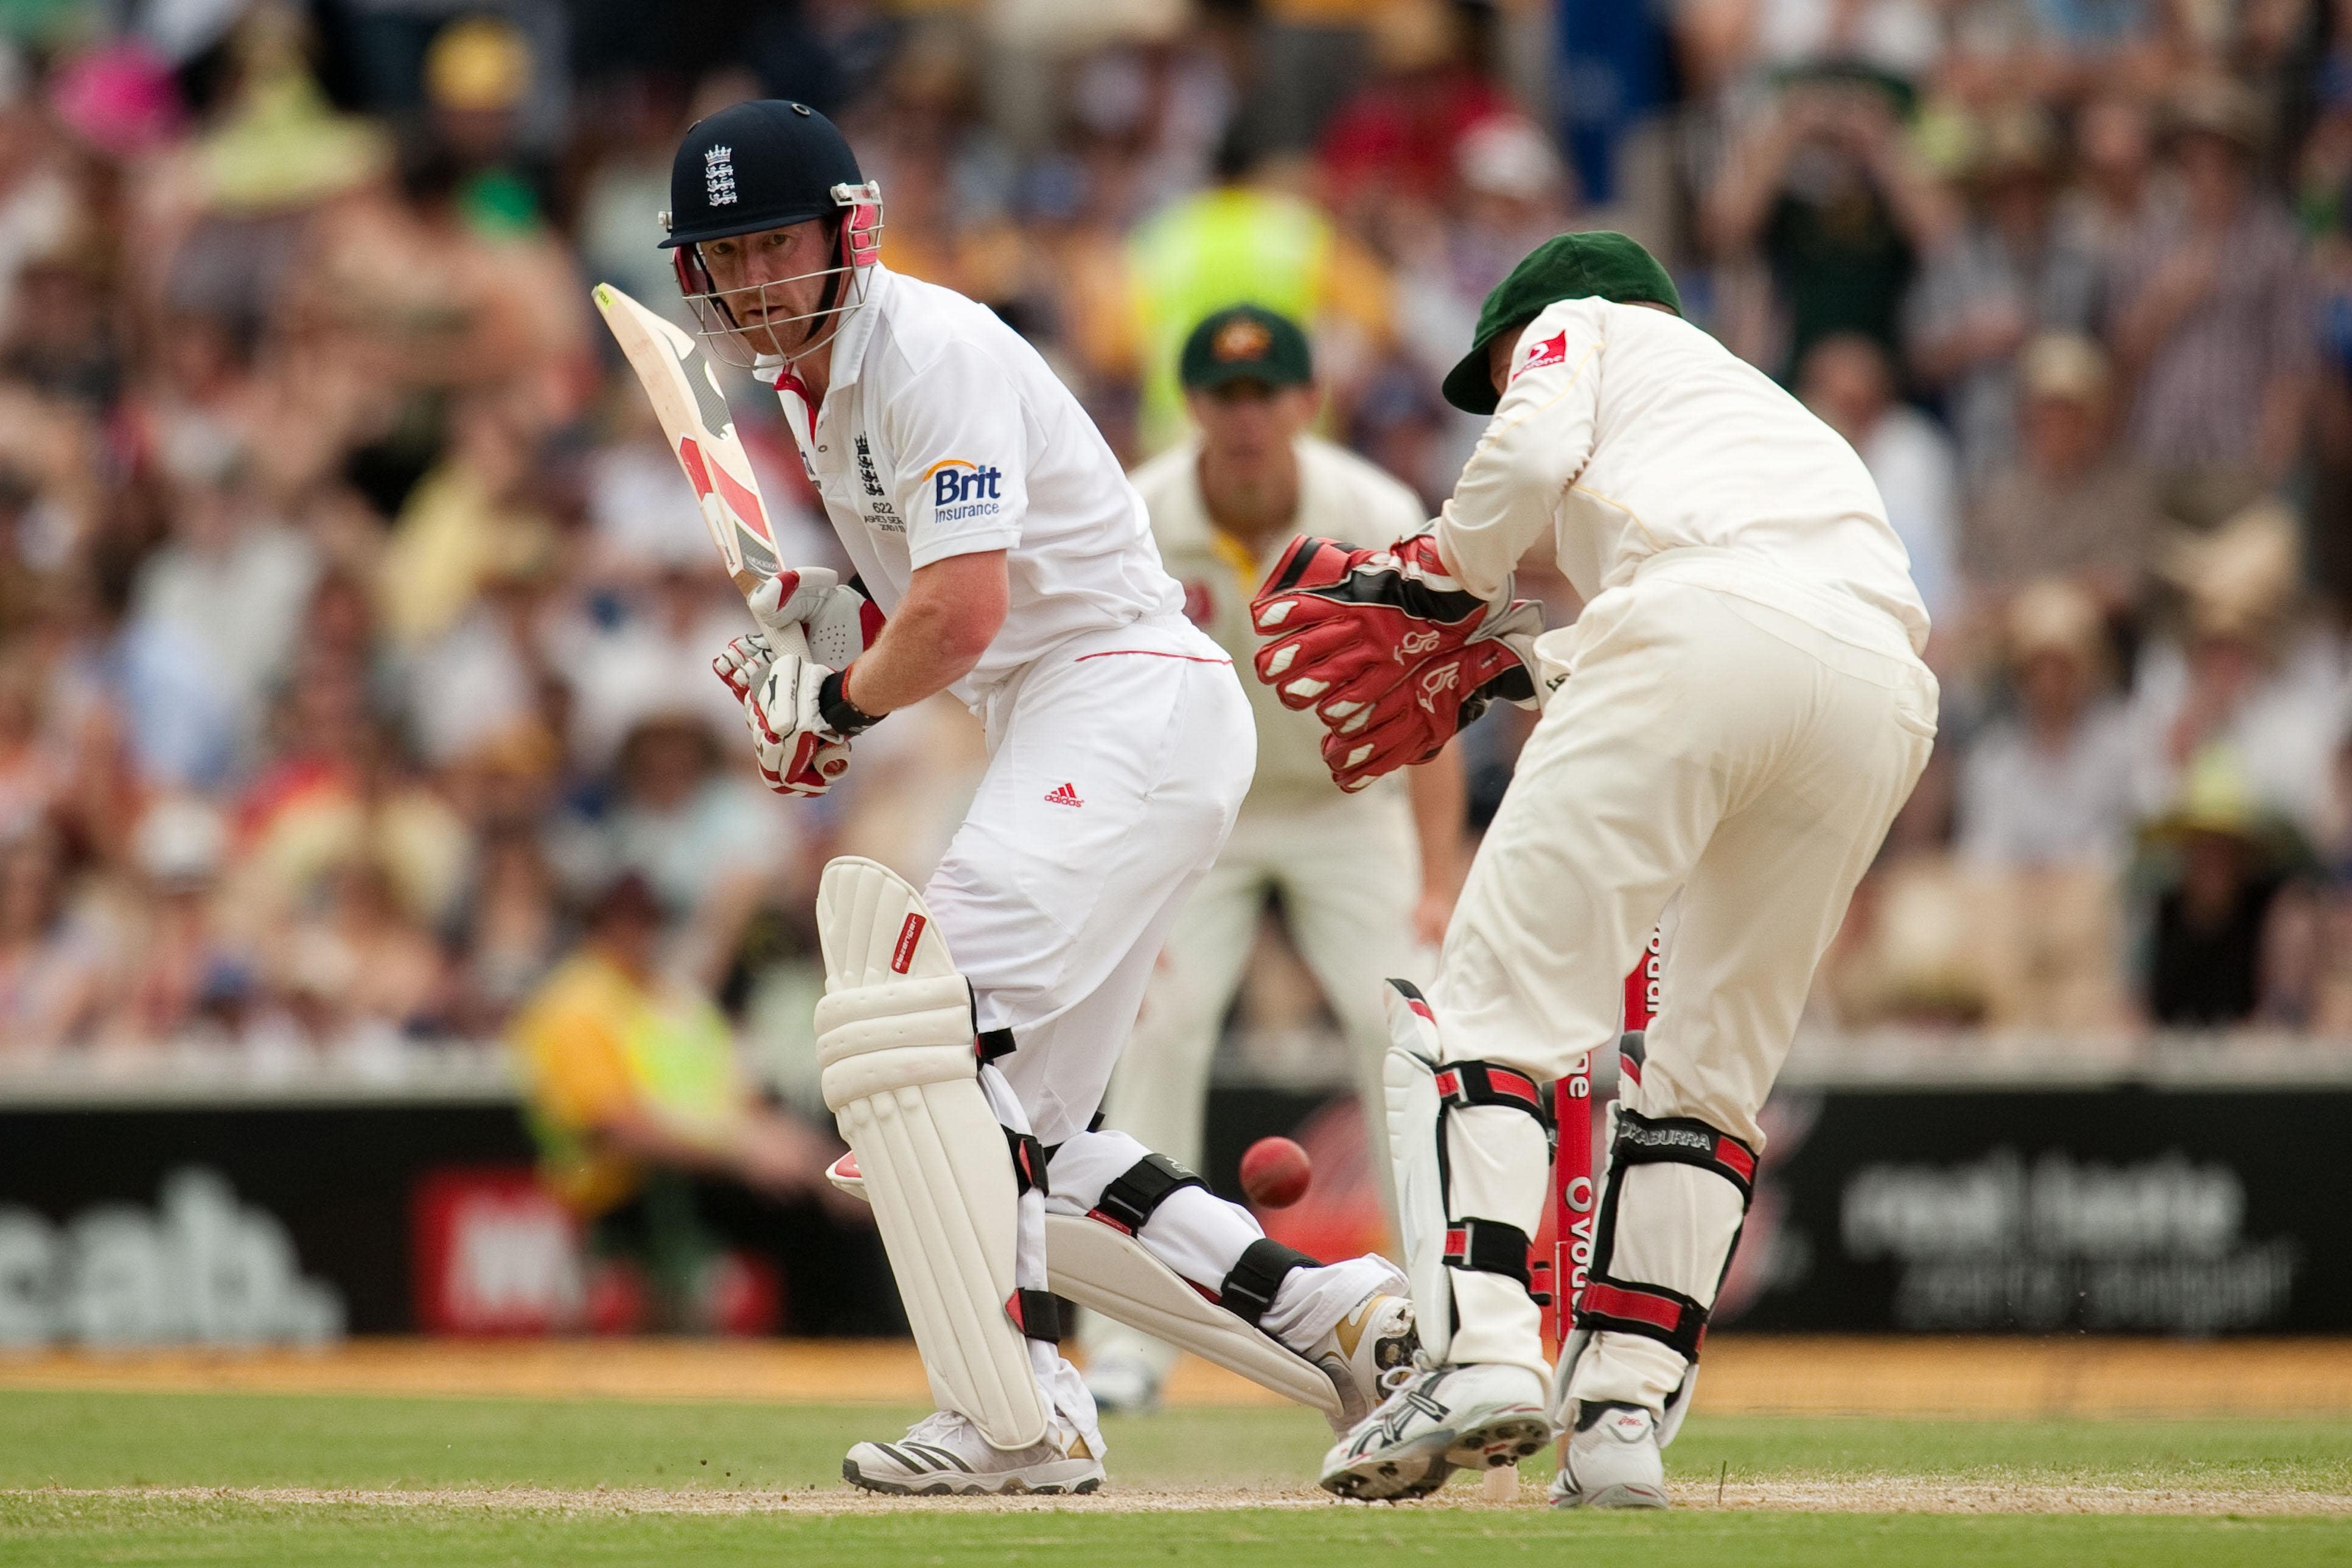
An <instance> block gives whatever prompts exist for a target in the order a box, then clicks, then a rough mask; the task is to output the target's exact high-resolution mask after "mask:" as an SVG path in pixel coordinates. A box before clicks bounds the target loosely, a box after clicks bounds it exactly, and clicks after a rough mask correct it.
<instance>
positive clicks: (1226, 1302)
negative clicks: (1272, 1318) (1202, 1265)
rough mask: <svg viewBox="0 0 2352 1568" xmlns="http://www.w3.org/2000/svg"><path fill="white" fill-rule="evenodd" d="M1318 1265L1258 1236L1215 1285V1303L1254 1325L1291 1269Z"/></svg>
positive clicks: (1273, 1240) (1271, 1240) (1304, 1254)
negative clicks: (1223, 1279)
mask: <svg viewBox="0 0 2352 1568" xmlns="http://www.w3.org/2000/svg"><path fill="white" fill-rule="evenodd" d="M1321 1267H1322V1265H1321V1264H1320V1263H1318V1262H1317V1261H1316V1260H1314V1259H1312V1258H1310V1257H1308V1256H1307V1254H1306V1253H1304V1252H1301V1251H1300V1250H1299V1249H1297V1248H1296V1247H1285V1246H1284V1245H1283V1244H1282V1243H1281V1242H1279V1241H1276V1240H1275V1239H1273V1238H1272V1237H1266V1236H1261V1237H1259V1238H1258V1239H1256V1240H1255V1241H1253V1242H1251V1243H1250V1244H1249V1245H1248V1246H1247V1247H1246V1248H1244V1249H1243V1250H1242V1256H1241V1260H1240V1261H1239V1262H1237V1263H1235V1264H1234V1268H1233V1272H1231V1273H1229V1274H1227V1275H1226V1276H1225V1281H1224V1283H1223V1284H1222V1285H1219V1286H1218V1287H1217V1305H1219V1306H1221V1307H1223V1308H1224V1309H1225V1311H1227V1312H1231V1313H1233V1314H1234V1316H1235V1317H1237V1318H1239V1319H1241V1320H1242V1322H1245V1323H1247V1324H1249V1325H1250V1327H1252V1328H1255V1327H1257V1322H1258V1320H1259V1319H1260V1318H1262V1317H1264V1316H1265V1312H1266V1309H1267V1308H1268V1307H1271V1306H1273V1305H1274V1298H1275V1295H1276V1292H1277V1291H1280V1290H1281V1289H1282V1281H1285V1280H1286V1279H1288V1278H1289V1277H1290V1271H1291V1270H1293V1269H1319V1268H1321Z"/></svg>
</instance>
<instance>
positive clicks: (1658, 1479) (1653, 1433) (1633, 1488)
mask: <svg viewBox="0 0 2352 1568" xmlns="http://www.w3.org/2000/svg"><path fill="white" fill-rule="evenodd" d="M1551 1504H1552V1506H1553V1507H1554V1508H1667V1507H1670V1506H1672V1505H1671V1504H1670V1503H1668V1502H1667V1500H1666V1461H1665V1457H1664V1455H1663V1454H1661V1453H1659V1452H1658V1417H1657V1416H1656V1415H1655V1414H1654V1413H1653V1412H1652V1411H1650V1410H1649V1409H1647V1408H1645V1407H1643V1406H1639V1405H1620V1404H1617V1403H1616V1402H1614V1401H1603V1400H1596V1401H1593V1402H1591V1403H1590V1404H1587V1405H1584V1406H1581V1407H1580V1409H1579V1410H1578V1412H1577V1416H1576V1430H1574V1431H1573V1432H1570V1434H1569V1436H1568V1459H1567V1462H1566V1463H1565V1464H1564V1465H1562V1466H1561V1467H1560V1472H1559V1477H1558V1478H1557V1479H1554V1480H1553V1481H1552V1483H1551Z"/></svg>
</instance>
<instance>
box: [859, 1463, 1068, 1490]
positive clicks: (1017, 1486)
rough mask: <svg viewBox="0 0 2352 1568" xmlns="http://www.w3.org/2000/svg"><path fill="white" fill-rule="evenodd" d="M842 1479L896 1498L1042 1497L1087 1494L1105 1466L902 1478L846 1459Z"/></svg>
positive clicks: (1038, 1467)
mask: <svg viewBox="0 0 2352 1568" xmlns="http://www.w3.org/2000/svg"><path fill="white" fill-rule="evenodd" d="M841 1479H843V1480H845V1481H847V1482H848V1483H849V1484H850V1485H851V1486H854V1487H863V1488H864V1489H865V1490H867V1491H878V1492H887V1493H889V1494H890V1495H891V1496H893V1497H1018V1496H1021V1495H1023V1494H1024V1493H1030V1492H1034V1493H1036V1494H1038V1495H1040V1496H1059V1495H1062V1494H1075V1495H1078V1496H1084V1495H1085V1494H1086V1493H1087V1492H1090V1491H1093V1490H1095V1489H1096V1488H1097V1487H1099V1486H1101V1485H1102V1484H1103V1468H1102V1465H1101V1464H1100V1463H1099V1462H1098V1461H1097V1460H1093V1459H1066V1460H1064V1461H1063V1462H1062V1463H1060V1464H1055V1465H1032V1466H1030V1467H1028V1468H1027V1469H1019V1470H1003V1471H1000V1472H998V1473H997V1474H995V1475H980V1474H977V1473H975V1474H970V1475H966V1474H962V1473H958V1474H955V1475H952V1476H950V1475H943V1474H941V1475H928V1476H917V1477H907V1478H900V1477H896V1476H879V1475H875V1476H869V1475H867V1474H866V1473H865V1472H864V1471H862V1470H860V1469H858V1468H857V1461H856V1459H844V1460H842V1461H841Z"/></svg>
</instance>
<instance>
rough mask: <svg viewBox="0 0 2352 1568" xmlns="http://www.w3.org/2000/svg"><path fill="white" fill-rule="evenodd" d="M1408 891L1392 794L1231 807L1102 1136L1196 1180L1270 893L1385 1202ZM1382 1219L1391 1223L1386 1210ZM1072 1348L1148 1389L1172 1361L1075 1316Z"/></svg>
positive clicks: (1176, 930)
mask: <svg viewBox="0 0 2352 1568" xmlns="http://www.w3.org/2000/svg"><path fill="white" fill-rule="evenodd" d="M1420 888H1421V848H1420V841H1418V840H1417V839H1416V838H1415V837H1414V835H1413V826H1412V802H1411V800H1410V798H1409V797H1408V796H1407V795H1406V794H1405V792H1404V791H1403V790H1402V789H1399V788H1396V787H1393V786H1391V787H1387V788H1382V789H1375V790H1373V791H1371V792H1370V793H1369V794H1367V795H1357V796H1349V795H1342V794H1340V793H1339V791H1338V790H1336V789H1335V790H1333V791H1332V792H1331V798H1330V800H1328V801H1326V802H1323V803H1320V804H1318V805H1313V806H1303V807H1291V808H1279V807H1277V808H1273V809H1262V808H1259V807H1256V806H1248V807H1244V809H1243V811H1242V814H1241V817H1240V820H1239V821H1236V822H1235V823H1234V831H1233V836H1232V837H1230V838H1228V839H1227V840H1226V841H1225V848H1224V852H1223V853H1222V854H1220V855H1219V856H1218V857H1217V863H1216V864H1215V865H1213V866H1212V867H1210V868H1209V872H1208V874H1207V875H1206V876H1203V877H1202V879H1201V883H1200V885H1199V886H1198V887H1196V888H1194V889H1193V890H1192V897H1191V898H1190V899H1188V900H1187V901H1186V902H1185V904H1184V908H1183V910H1182V912H1181V913H1180V914H1179V915H1177V916H1176V924H1175V925H1174V926H1173V927H1172V928H1171V930H1170V932H1169V934H1168V945H1167V946H1166V947H1165V948H1164V949H1162V950H1161V953H1160V965H1159V967H1158V968H1157V969H1156V970H1155V971H1154V972H1153V974H1152V978H1151V984H1150V988H1149V989H1147V990H1146V991H1145V992H1144V999H1143V1014H1142V1017H1141V1018H1140V1019H1139V1020H1138V1021H1137V1023H1136V1029H1135V1041H1134V1043H1133V1044H1132V1045H1131V1046H1129V1048H1128V1052H1127V1055H1126V1056H1125V1058H1123V1059H1122V1060H1121V1061H1120V1062H1119V1066H1118V1073H1117V1074H1116V1075H1115V1076H1114V1077H1113V1078H1112V1080H1111V1087H1110V1096H1109V1098H1108V1101H1107V1102H1106V1103H1105V1105H1104V1109H1105V1112H1106V1113H1107V1122H1108V1125H1110V1126H1112V1127H1116V1128H1118V1130H1119V1131H1121V1132H1124V1133H1130V1134H1134V1136H1135V1137H1136V1138H1137V1139H1138V1140H1139V1142H1141V1143H1142V1144H1143V1145H1145V1146H1146V1147H1148V1148H1153V1149H1157V1150H1159V1151H1160V1153H1161V1154H1163V1155H1168V1156H1169V1157H1170V1158H1171V1159H1173V1160H1175V1161H1176V1162H1177V1163H1178V1164H1179V1165H1182V1166H1189V1167H1192V1168H1194V1169H1198V1168H1199V1166H1200V1161H1201V1147H1202V1134H1201V1128H1202V1113H1203V1112H1204V1111H1205V1110H1206V1107H1207V1102H1208V1091H1209V1068H1210V1063H1211V1061H1212V1060H1213V1058H1214V1057H1215V1055H1216V1050H1217V1040H1218V1037H1219V1035H1220V1034H1222V1033H1223V1027H1224V1019H1225V1014H1226V1012H1227V1011H1228V1009H1231V1007H1232V1006H1233V1000H1234V992H1235V990H1236V989H1238V988H1239V987H1240V985H1241V980H1242V974H1243V971H1244V969H1245V968H1246V967H1248V963H1249V956H1250V951H1251V948H1252V947H1253V946H1255V943H1256V940H1257V933H1258V923H1259V920H1260V919H1261V918H1262V916H1263V915H1264V913H1265V897H1266V894H1267V892H1268V891H1269V890H1279V892H1280V893H1281V894H1282V908H1283V920H1284V924H1285V925H1286V928H1287V929H1288V931H1289V933H1290V937H1291V940H1292V941H1293V942H1294V943H1296V944H1297V947H1298V952H1299V956H1301V957H1302V958H1304V959H1305V960H1306V962H1307V969H1308V971H1309V972H1310V973H1312V974H1313V975H1314V977H1315V981H1316V983H1317V984H1318V986H1320V987H1322V988H1323V996H1324V998H1325V1000H1327V1001H1328V1002H1329V1003H1330V1005H1331V1010H1332V1012H1333V1013H1334V1014H1335V1015H1337V1017H1338V1018H1339V1027H1340V1030H1341V1032H1342V1034H1343V1035H1344V1036H1345V1038H1346V1040H1347V1043H1348V1052H1349V1069H1350V1071H1351V1072H1352V1073H1353V1075H1354V1078H1355V1082H1356V1085H1357V1092H1358V1094H1359V1095H1360V1100H1361V1103H1362V1104H1363V1106H1364V1108H1365V1114H1364V1126H1365V1135H1366V1138H1367V1140H1368V1141H1369V1143H1370V1152H1371V1155H1372V1168H1373V1169H1374V1170H1375V1171H1376V1172H1377V1173H1378V1174H1379V1180H1380V1185H1381V1192H1382V1193H1383V1195H1385V1194H1386V1193H1387V1191H1388V1189H1389V1187H1390V1185H1391V1177H1390V1171H1389V1160H1388V1130H1387V1124H1386V1118H1385V1117H1383V1116H1382V1115H1381V1055H1382V1054H1383V1053H1384V1052H1385V1051H1387V1049H1388V1025H1387V1023H1386V1022H1385V1021H1384V1020H1383V1019H1382V1017H1381V990H1382V982H1383V981H1385V980H1386V979H1387V978H1388V977H1391V976H1392V975H1397V976H1403V977H1406V978H1408V979H1412V980H1415V981H1418V980H1421V979H1423V978H1425V975H1424V973H1423V970H1424V968H1425V967H1426V965H1427V962H1428V959H1427V956H1425V955H1424V953H1423V950H1422V949H1421V948H1420V946H1419V945H1418V944H1417V943H1416V942H1415V941H1414V940H1413V935H1412V907H1413V903H1414V900H1415V898H1416V896H1417V895H1418V894H1419V892H1420ZM1385 1207H1387V1209H1388V1210H1389V1211H1390V1212H1391V1213H1392V1211H1393V1206H1392V1205H1388V1206H1385ZM1079 1337H1080V1339H1081V1341H1082V1342H1083V1343H1085V1345H1086V1348H1087V1355H1088V1356H1089V1357H1091V1358H1094V1359H1097V1360H1099V1359H1100V1358H1101V1357H1103V1356H1105V1355H1111V1354H1119V1355H1134V1356H1139V1357H1141V1358H1142V1359H1144V1360H1145V1361H1146V1362H1148V1363H1149V1364H1151V1365H1153V1366H1155V1367H1157V1368H1159V1369H1160V1372H1161V1374H1162V1375H1165V1374H1166V1371H1167V1369H1168V1367H1169V1366H1170V1365H1171V1364H1172V1363H1173V1362H1174V1360H1175V1354H1176V1353H1175V1352H1174V1350H1172V1349H1171V1348H1170V1347H1169V1346H1167V1345H1166V1344H1163V1343H1161V1342H1160V1341H1159V1340H1156V1339H1153V1338H1151V1337H1150V1335H1148V1334H1143V1333H1137V1332H1136V1331H1135V1330H1133V1329H1130V1328H1128V1327H1127V1326H1125V1325H1124V1324H1121V1323H1115V1322H1111V1321H1110V1320H1109V1319H1108V1318H1105V1317H1102V1316H1100V1315H1099V1314H1097V1313H1091V1312H1090V1313H1088V1314H1087V1317H1086V1319H1085V1320H1084V1327H1083V1328H1082V1330H1081V1331H1080V1335H1079Z"/></svg>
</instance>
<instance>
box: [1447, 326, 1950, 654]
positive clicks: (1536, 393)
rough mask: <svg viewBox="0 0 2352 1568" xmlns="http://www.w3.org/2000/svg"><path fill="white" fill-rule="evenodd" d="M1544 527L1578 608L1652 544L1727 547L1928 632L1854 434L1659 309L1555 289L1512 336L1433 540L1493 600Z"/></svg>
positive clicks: (1639, 561) (1918, 645)
mask: <svg viewBox="0 0 2352 1568" xmlns="http://www.w3.org/2000/svg"><path fill="white" fill-rule="evenodd" d="M1547 531H1549V533H1550V534H1551V536H1552V540H1553V548H1554V549H1555V550H1556V551H1557V553H1558V556H1559V569H1560V570H1561V572H1562V573H1563V574H1565V575H1566V577H1567V578H1568V580H1569V582H1570V584H1571V585H1572V586H1573V587H1574V588H1575V589H1576V591H1577V592H1578V593H1579V594H1580V595H1581V596H1582V597H1583V599H1584V601H1585V602H1586V603H1588V604H1590V603H1591V601H1592V600H1593V599H1594V598H1596V597H1597V596H1598V595H1599V594H1600V593H1601V592H1602V591H1604V590H1606V589H1611V588H1616V587H1620V586H1622V585H1623V584H1624V583H1626V582H1629V581H1631V580H1633V574H1634V572H1635V571H1636V570H1638V569H1639V568H1640V567H1641V566H1642V565H1643V563H1644V562H1645V561H1648V560H1650V559H1654V558H1655V557H1657V556H1659V555H1661V554H1663V553H1664V552H1666V551H1670V550H1675V549H1706V550H1714V551H1724V552H1728V554H1729V555H1730V556H1731V557H1734V558H1737V557H1739V556H1747V557H1750V558H1753V559H1757V560H1758V561H1759V563H1760V564H1763V565H1766V566H1769V567H1772V568H1777V569H1778V570H1780V572H1783V573H1786V574H1789V575H1790V576H1793V577H1796V578H1798V579H1801V580H1803V581H1805V582H1807V583H1809V584H1813V585H1818V586H1820V587H1823V588H1829V589H1832V590H1838V591H1843V592H1845V593H1847V594H1850V595H1852V596H1853V598H1854V599H1856V600H1859V601H1862V602H1863V603H1864V604H1866V605H1869V606H1871V607H1873V608H1874V609H1877V610H1881V611H1884V612H1885V613H1886V614H1888V615H1890V616H1892V617H1894V619H1895V622H1897V623H1898V624H1899V625H1900V626H1901V628H1902V630H1903V632H1904V633H1905V634H1906V636H1907V637H1908V638H1909V640H1910V643H1911V648H1912V651H1913V652H1914V653H1917V652H1919V651H1921V650H1923V649H1924V648H1925V647H1926V646H1927V609H1926V607H1925V606H1924V605H1922V604H1921V602H1920V600H1919V591H1918V590H1917V589H1916V588H1915V587H1914V586H1913V585H1912V581H1911V570H1910V561H1909V559H1908V557H1906V555H1905V553H1904V549H1903V543H1902V541H1901V540H1900V539H1898V538H1895V530H1894V528H1891V527H1889V526H1888V524H1887V521H1886V507H1885V503H1884V502H1883V501H1881V500H1880V498H1879V495H1878V487H1877V486H1875V485H1874V484H1873V483H1872V482H1871V478H1870V471H1869V470H1868V469H1866V468H1864V466H1863V463H1862V459H1861V458H1860V457H1858V456H1856V455H1854V450H1853V447H1851V446H1849V445H1847V444H1846V442H1845V439H1844V438H1843V436H1841V435H1839V434H1837V432H1835V431H1833V430H1832V429H1831V428H1830V427H1829V426H1828V425H1826V424H1824V423H1822V422H1821V421H1820V420H1819V419H1817V418H1815V417H1814V416H1813V414H1812V413H1811V411H1809V410H1808V409H1807V408H1806V407H1805V406H1804V404H1802V403H1801V402H1798V401H1797V400H1796V399H1795V398H1793V397H1791V396H1790V395H1789V394H1788V393H1787V392H1783V391H1782V390H1781V389H1780V387H1778V386H1776V385H1774V384H1773V382H1772V381H1771V379H1770V378H1769V377H1768V376H1766V375H1765V374H1764V373H1763V372H1762V371H1759V370H1757V369H1756V368H1755V367H1754V366H1752V365H1749V364H1748V363H1746V362H1745V361H1742V360H1740V359H1739V358H1738V356H1737V355H1735V354H1734V353H1732V352H1731V350H1728V349H1726V348H1725V347H1724V346H1723V345H1722V344H1720V343H1718V342H1717V341H1716V340H1714V339H1713V338H1710V337H1708V336H1707V335H1706V333H1705V332H1703V331H1701V330H1699V329H1697V328H1696V327H1694V326H1692V325H1691V324H1690V323H1689V322H1687V321H1685V320H1683V319H1681V318H1679V317H1676V316H1671V315H1668V314H1667V313H1666V312H1664V311H1663V310H1653V309H1649V308H1645V307H1643V306H1638V305H1617V304H1612V303H1611V302H1610V301H1608V300H1604V299H1563V300H1561V301H1559V303H1558V304H1556V305H1553V306H1551V307H1550V308H1548V309H1546V310H1545V311H1544V313H1543V314H1542V315H1540V316H1538V317H1537V318H1536V319H1535V321H1534V322H1533V323H1532V324H1531V326H1530V327H1529V329H1528V330H1527V331H1526V332H1525V333H1524V334H1522V335H1521V337H1520V339H1519V343H1518V347H1517V350H1514V352H1513V353H1512V356H1511V381H1510V383H1509V385H1508V386H1507V388H1506V389H1505V391H1504V393H1503V399H1502V402H1500V404H1498V405H1497V406H1496V410H1495V417H1494V419H1493V420H1492V421H1491V422H1489V423H1488V424H1487V426H1486V434H1485V435H1483V436H1482V437H1480V439H1479V442H1478V449H1477V451H1476V452H1475V453H1473V454H1472V455H1471V458H1470V461H1469V463H1468V464H1467V465H1465V467H1464V468H1463V470H1462V477H1461V479H1460V480H1459V481H1458V482H1456V484H1455V485H1454V498H1453V499H1452V500H1450V501H1448V502H1447V503H1446V504H1445V509H1444V517H1443V519H1442V521H1441V522H1440V525H1439V528H1438V542H1439V544H1440V546H1441V547H1442V549H1444V554H1445V559H1446V560H1447V561H1448V562H1449V563H1450V564H1451V565H1452V566H1453V567H1454V570H1456V571H1457V572H1458V573H1459V574H1460V575H1461V577H1462V580H1463V581H1464V582H1465V584H1467V585H1468V586H1469V587H1470V589H1471V590H1472V591H1475V592H1478V593H1482V594H1486V595H1489V596H1491V595H1493V594H1495V593H1496V592H1499V591H1501V589H1502V585H1503V580H1504V579H1505V578H1506V577H1507V576H1508V575H1509V573H1510V571H1511V569H1512V568H1513V566H1515V565H1516V564H1517V561H1518V559H1519V558H1520V556H1522V555H1524V554H1525V553H1526V552H1527V550H1528V547H1529V546H1531V545H1533V544H1534V543H1535V542H1536V540H1537V539H1538V538H1541V537H1542V536H1543V535H1544V534H1545V533H1546V532H1547Z"/></svg>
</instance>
